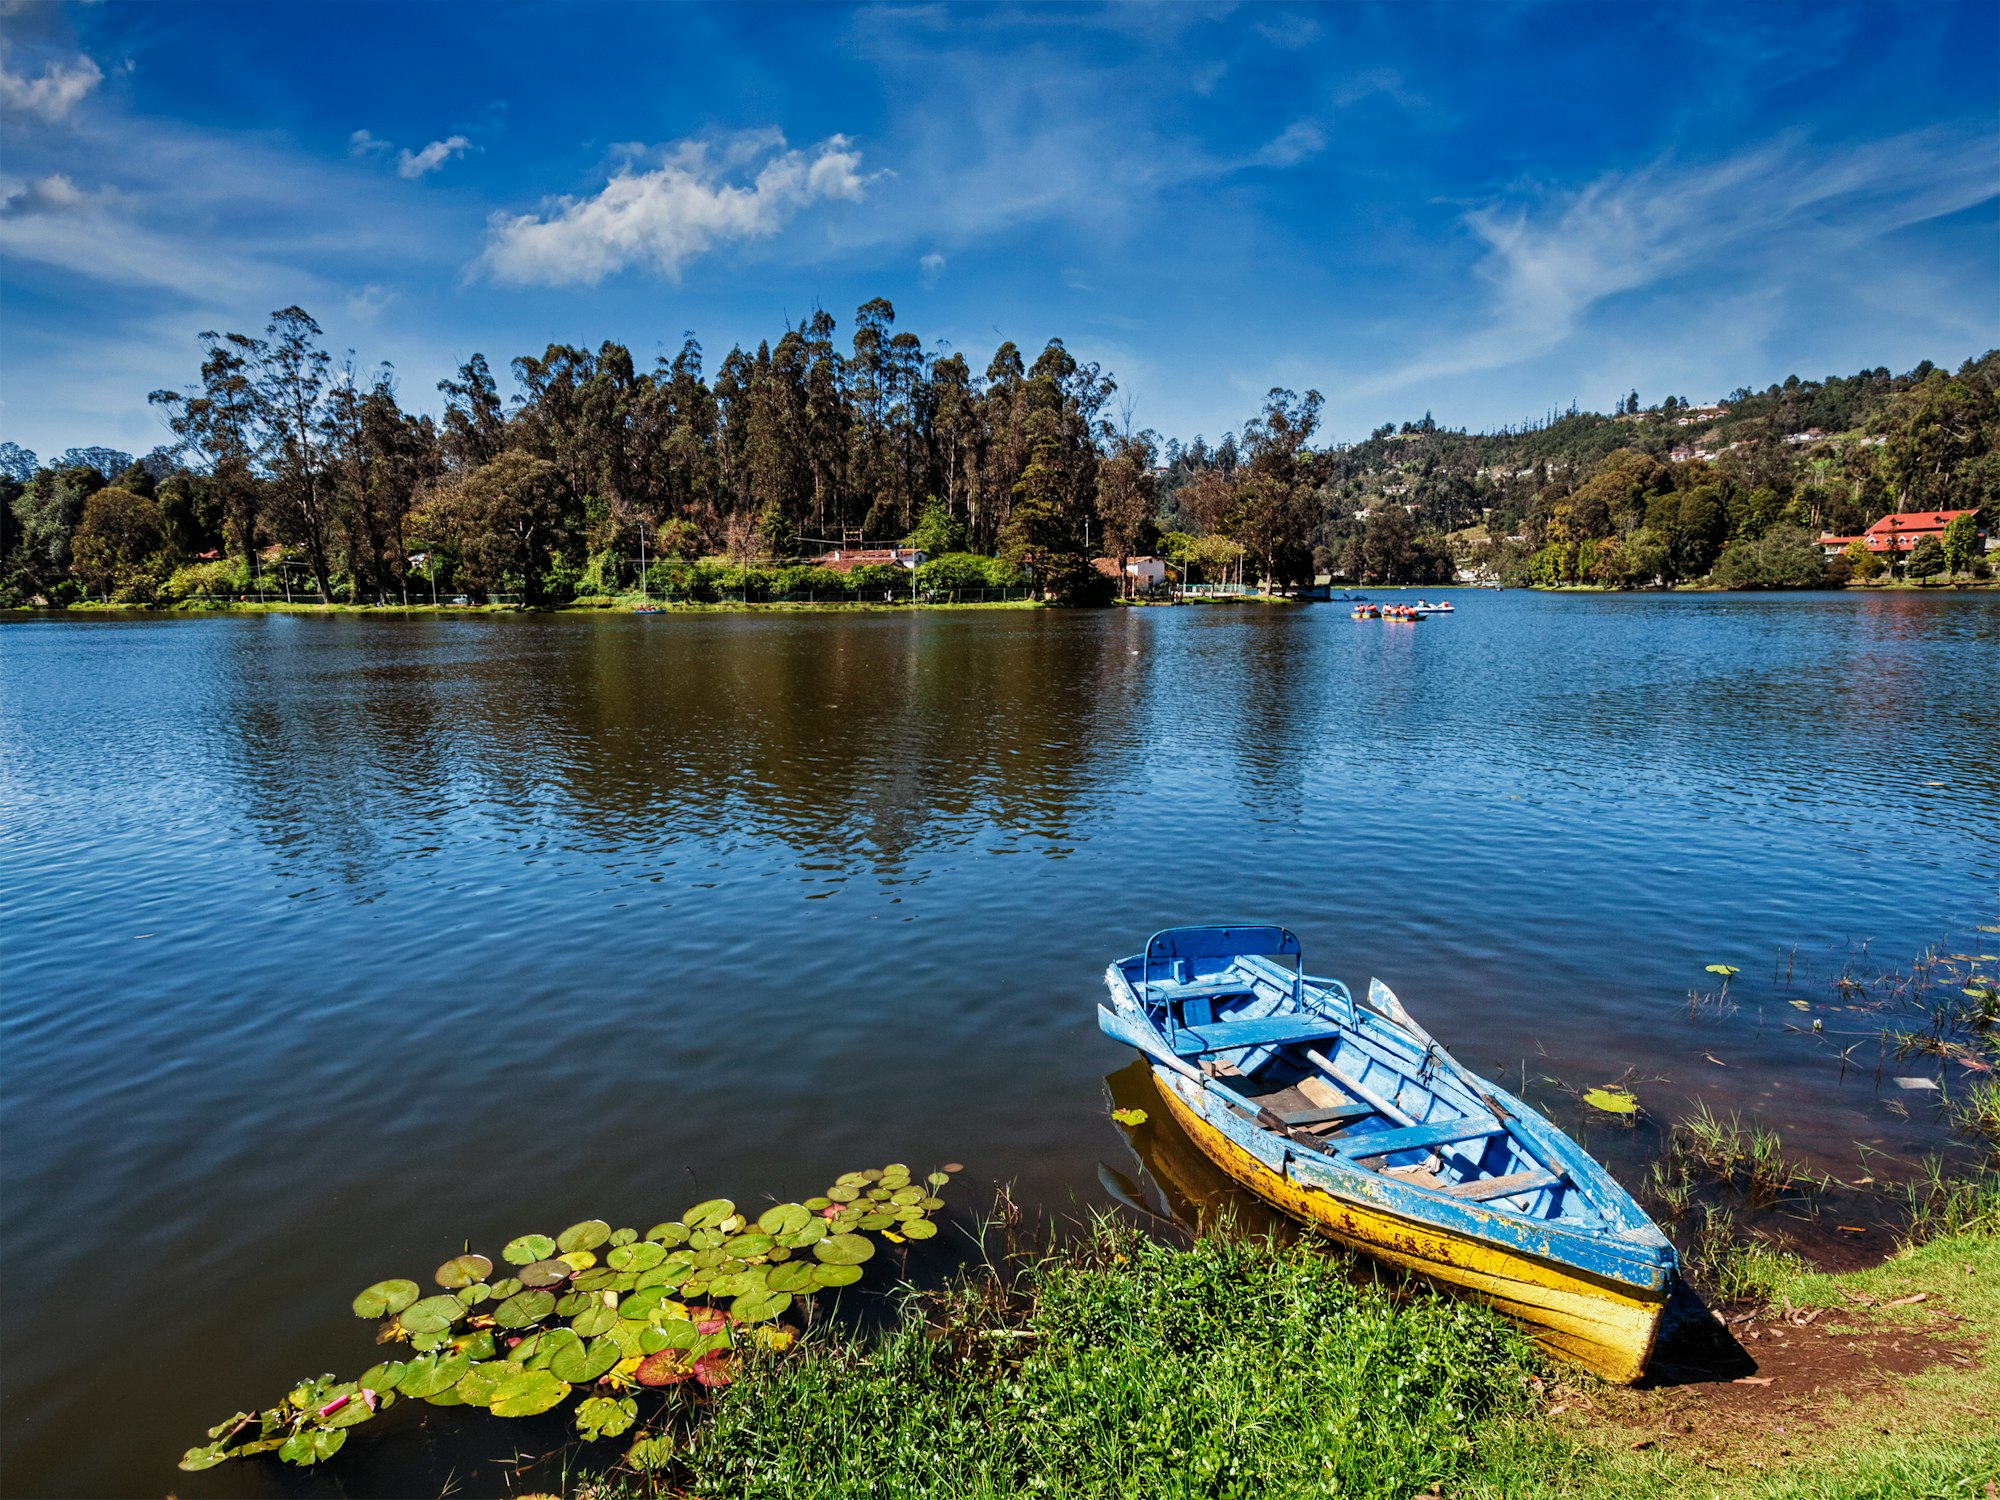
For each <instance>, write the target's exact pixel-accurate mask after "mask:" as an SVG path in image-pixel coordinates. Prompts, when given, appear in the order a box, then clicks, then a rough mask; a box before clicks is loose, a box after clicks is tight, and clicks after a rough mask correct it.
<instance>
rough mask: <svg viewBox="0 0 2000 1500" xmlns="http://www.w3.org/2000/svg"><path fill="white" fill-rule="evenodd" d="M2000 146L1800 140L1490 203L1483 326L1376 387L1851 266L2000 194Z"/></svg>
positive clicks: (1502, 362) (1519, 356)
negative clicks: (1692, 286)
mask: <svg viewBox="0 0 2000 1500" xmlns="http://www.w3.org/2000/svg"><path fill="white" fill-rule="evenodd" d="M1997 181H2000V145H1996V143H1995V142H1994V140H1993V139H1992V138H1991V137H1987V136H1967V137H1956V138H1954V137H1948V136H1944V135H1942V134H1939V133H1932V132H1926V133H1921V134H1912V135H1904V136H1897V137H1893V138H1891V139H1888V140H1883V141H1878V142H1873V143H1869V144H1865V145H1861V146H1855V147H1849V148H1846V149H1842V150H1823V149H1814V148H1812V147H1811V146H1809V145H1808V143H1807V142H1805V141H1804V140H1803V139H1800V138H1797V137H1790V138H1786V139H1782V140H1779V141H1777V142H1774V143H1771V144H1767V145H1763V146H1759V147H1756V148H1754V149H1751V150H1748V151H1744V152H1742V153H1740V154H1738V155H1736V156H1733V157H1729V158H1727V159H1725V160H1721V161H1717V162H1711V163H1707V164H1700V165H1681V164H1679V163H1676V162H1673V161H1671V160H1664V161H1659V162H1655V163H1653V164H1651V165H1649V166H1646V167H1642V168H1639V169H1637V170H1634V171H1629V172H1614V173H1608V174H1606V175H1604V176H1601V177H1599V178H1598V179H1597V180H1595V181H1593V182H1591V183H1590V184H1588V185H1587V186H1585V187H1583V188H1581V189H1577V190H1574V191H1569V192H1544V193H1540V194H1536V195H1534V196H1533V197H1532V198H1531V199H1530V200H1528V201H1521V200H1520V199H1514V200H1507V201H1499V202H1492V203H1486V204H1482V205H1480V206H1479V207H1476V208H1474V209H1471V210H1470V211H1468V212H1467V213H1466V214H1465V215H1464V226H1465V228H1466V229H1467V230H1469V231H1470V232H1471V234H1472V235H1473V236H1474V237H1475V239H1476V240H1477V241H1478V242H1479V243H1480V244H1481V245H1482V246H1483V247H1484V251H1483V254H1482V255H1481V258H1480V260H1479V262H1478V264H1477V266H1476V267H1475V270H1476V272H1477V275H1478V278H1479V280H1480V281H1481V282H1482V283H1484V284H1485V286H1486V287H1487V288H1488V289H1489V295H1488V296H1487V298H1486V299H1485V302H1486V305H1485V309H1484V316H1483V321H1482V322H1481V323H1480V324H1479V325H1478V326H1476V327H1473V328H1470V329H1460V330H1457V331H1455V332H1453V333H1451V334H1449V335H1448V336H1447V337H1445V338H1443V339H1441V340H1440V341H1439V342H1438V343H1436V344H1435V345H1434V346H1433V348H1432V349H1431V350H1430V351H1429V352H1427V353H1425V354H1423V355H1421V356H1420V357H1418V358H1417V359H1415V360H1412V361H1410V362H1408V363H1406V364H1404V365H1403V366H1402V367H1400V368H1398V369H1395V370H1393V371H1391V372H1389V373H1388V374H1386V375H1384V376H1382V377H1381V378H1380V379H1379V380H1378V381H1376V382H1373V383H1372V385H1373V386H1374V388H1377V389H1383V390H1393V389H1395V388H1397V387H1399V386H1403V385H1408V384H1410V383H1411V382H1413V381H1417V380H1421V379H1428V378H1437V377H1443V376H1451V375H1463V374H1467V373H1470V372H1474V371H1479V370H1491V369H1498V368H1503V367H1505V366H1508V365H1512V364H1517V363H1520V362H1522V361H1525V360H1528V359H1531V358H1533V357H1535V356H1537V355H1540V354H1543V353H1546V352H1547V351H1548V350H1550V349H1552V348H1555V347H1556V346H1557V345H1559V344H1561V343H1563V342H1564V341H1565V340H1567V339H1569V338H1570V337H1571V336H1572V335H1573V334H1575V333H1576V332H1577V330H1578V329H1579V327H1580V326H1581V325H1582V323H1583V322H1584V320H1585V319H1586V318H1587V317H1588V316H1589V315H1590V314H1591V313H1592V311H1593V310H1594V309H1596V308H1597V307H1599V306H1600V305H1601V304H1603V303H1604V302H1606V301H1607V300H1608V299H1610V298H1613V297H1617V296H1620V295H1622V294H1626V293H1633V292H1638V291H1640V290H1642V289H1645V288H1651V287H1657V286H1661V285H1663V284H1665V283H1668V282H1670V281H1673V280H1675V279H1676V278H1682V277H1686V276H1689V275H1693V274H1700V273H1703V272H1706V271H1709V270H1713V271H1714V273H1715V274H1716V275H1717V277H1718V278H1721V277H1727V278H1730V279H1731V280H1738V279H1741V278H1742V277H1744V276H1746V275H1755V274H1757V273H1759V272H1760V271H1762V270H1765V269H1767V268H1768V270H1769V272H1770V274H1771V276H1772V278H1773V285H1774V286H1781V285H1789V284H1791V283H1793V282H1794V281H1795V279H1796V271H1797V267H1798V266H1799V265H1801V264H1815V265H1827V264H1836V263H1838V258H1839V257H1840V256H1843V255H1852V254H1855V253H1858V252H1860V251H1861V249H1862V248H1863V247H1865V246H1867V245H1868V244H1869V243H1871V242H1873V241H1876V240H1879V239H1880V238H1881V237H1882V236H1884V235H1887V234H1890V233H1892V232H1894V231H1896V230H1898V229H1903V228H1906V227H1908V226H1910V225H1912V224H1918V223H1922V222H1923V221H1925V220H1928V219H1934V218H1938V217H1940V216H1942V215H1945V214H1950V213H1956V212H1958V211H1959V210H1961V209H1965V208H1969V207H1971V206H1973V205H1974V204H1977V203H1981V202H1984V201H1986V200H1987V199H1989V198H1991V197H1993V196H1994V195H1995V191H1996V186H1995V184H1996V182H1997Z"/></svg>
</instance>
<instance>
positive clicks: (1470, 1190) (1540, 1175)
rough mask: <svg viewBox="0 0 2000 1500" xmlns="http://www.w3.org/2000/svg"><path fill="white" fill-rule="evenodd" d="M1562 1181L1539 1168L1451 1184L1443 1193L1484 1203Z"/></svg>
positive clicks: (1537, 1190) (1531, 1191)
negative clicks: (1477, 1180)
mask: <svg viewBox="0 0 2000 1500" xmlns="http://www.w3.org/2000/svg"><path fill="white" fill-rule="evenodd" d="M1560 1181H1562V1179H1561V1178H1560V1177H1557V1176H1555V1175H1554V1174H1553V1173H1550V1172H1544V1171H1543V1170H1542V1169H1541V1168H1540V1167H1530V1168H1529V1169H1528V1170H1527V1171H1525V1172H1509V1173H1508V1174H1507V1175H1506V1176H1505V1177H1488V1178H1485V1179H1484V1180H1482V1181H1479V1182H1457V1183H1453V1184H1452V1185H1451V1186H1450V1187H1448V1188H1446V1189H1445V1191H1446V1192H1447V1193H1450V1194H1451V1196H1452V1197H1454V1198H1464V1199H1467V1200H1469V1201H1471V1202H1473V1203H1486V1202H1489V1201H1491V1200H1492V1199H1494V1198H1511V1197H1513V1196H1514V1195H1515V1194H1516V1193H1536V1192H1540V1191H1541V1190H1542V1189H1543V1188H1546V1187H1554V1186H1555V1185H1556V1184H1557V1183H1558V1182H1560Z"/></svg>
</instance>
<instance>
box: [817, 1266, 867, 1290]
mask: <svg viewBox="0 0 2000 1500" xmlns="http://www.w3.org/2000/svg"><path fill="white" fill-rule="evenodd" d="M860 1279H861V1267H859V1266H844V1265H835V1264H828V1265H821V1266H815V1267H814V1268H813V1280H814V1281H815V1282H816V1283H818V1284H819V1285H820V1286H823V1287H836V1286H852V1285H853V1284H854V1283H855V1282H857V1281H859V1280H860Z"/></svg>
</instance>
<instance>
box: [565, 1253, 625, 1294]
mask: <svg viewBox="0 0 2000 1500" xmlns="http://www.w3.org/2000/svg"><path fill="white" fill-rule="evenodd" d="M563 1264H565V1265H567V1264H568V1259H567V1258H566V1257H565V1259H564V1261H563ZM617 1281H618V1273H617V1272H616V1271H614V1270H612V1269H611V1267H609V1266H592V1267H591V1268H590V1269H589V1270H588V1271H584V1272H581V1273H579V1274H578V1275H576V1276H573V1277H571V1278H570V1285H571V1286H573V1287H575V1288H576V1289H577V1290H578V1291H580V1292H601V1291H603V1290H604V1289H605V1288H606V1287H608V1286H614V1285H616V1284H617Z"/></svg>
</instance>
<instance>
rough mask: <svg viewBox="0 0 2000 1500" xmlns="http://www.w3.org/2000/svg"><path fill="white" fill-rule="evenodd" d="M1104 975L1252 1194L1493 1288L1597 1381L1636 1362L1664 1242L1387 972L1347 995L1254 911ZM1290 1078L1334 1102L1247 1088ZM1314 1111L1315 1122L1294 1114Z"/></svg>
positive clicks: (1460, 1279) (1115, 1000)
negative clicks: (1427, 1026) (1422, 1016)
mask: <svg viewBox="0 0 2000 1500" xmlns="http://www.w3.org/2000/svg"><path fill="white" fill-rule="evenodd" d="M1287 959H1289V960H1291V963H1290V964H1286V963H1283V962H1279V961H1278V960H1287ZM1105 982H1106V985H1107V986H1108V988H1109V989H1110V992H1111V1004H1110V1006H1109V1007H1108V1008H1106V1007H1100V1008H1099V1010H1098V1020H1099V1024H1100V1026H1101V1027H1102V1028H1103V1030H1104V1031H1105V1032H1106V1033H1107V1034H1108V1035H1110V1036H1112V1037H1114V1038H1116V1039H1118V1040H1121V1041H1124V1042H1127V1043H1128V1044H1130V1045H1132V1046H1134V1047H1137V1048H1138V1049H1139V1050H1140V1051H1142V1052H1144V1053H1146V1054H1147V1056H1148V1058H1149V1059H1150V1061H1151V1062H1152V1065H1153V1070H1154V1074H1155V1076H1156V1078H1157V1080H1158V1082H1159V1085H1160V1089H1161V1092H1162V1094H1163V1095H1164V1097H1165V1099H1166V1101H1167V1103H1168V1105H1169V1108H1170V1109H1171V1111H1172V1113H1173V1114H1174V1117H1175V1118H1176V1120H1177V1121H1178V1122H1179V1124H1180V1125H1181V1127H1182V1128H1183V1129H1184V1130H1185V1131H1186V1132H1187V1134H1188V1135H1189V1137H1190V1138H1191V1139H1192V1140H1193V1141H1194V1142H1195V1144H1196V1145H1197V1146H1198V1147H1199V1148H1200V1149H1201V1150H1202V1152H1203V1153H1204V1154H1205V1155H1207V1156H1208V1157H1209V1158H1210V1159H1211V1160H1212V1161H1214V1162H1215V1164H1216V1165H1217V1166H1219V1167H1220V1168H1222V1170H1223V1171H1225V1172H1227V1173H1228V1174H1229V1175H1230V1176H1231V1177H1233V1178H1235V1179H1236V1180H1237V1181H1238V1182H1240V1183H1242V1184H1243V1185H1244V1186H1245V1187H1246V1188H1248V1189H1249V1190H1250V1191H1252V1192H1253V1193H1255V1194H1257V1196H1258V1197H1260V1198H1262V1199H1264V1200H1265V1201H1266V1202H1268V1203H1271V1204H1273V1205H1274V1206H1276V1207H1278V1208H1280V1209H1282V1210H1284V1211H1285V1212H1287V1213H1289V1214H1291V1215H1293V1216H1294V1217H1296V1218H1300V1219H1303V1220H1305V1221H1307V1222H1309V1223H1312V1224H1316V1225H1318V1226H1319V1227H1321V1228H1323V1229H1325V1230H1326V1231H1327V1232H1328V1233H1329V1234H1331V1235H1332V1236H1333V1237H1334V1238H1336V1239H1338V1240H1340V1241H1342V1242H1343V1243H1346V1244H1349V1245H1352V1246H1353V1247H1355V1248H1357V1249H1359V1250H1362V1251H1364V1252H1366V1253H1367V1254H1369V1255H1371V1256H1374V1257H1376V1258H1377V1259H1380V1260H1384V1261H1387V1262H1389V1263H1390V1264H1393V1265H1396V1266H1400V1267H1402V1268H1404V1269H1407V1270H1410V1271H1414V1272H1418V1273H1421V1274H1423V1275H1426V1276H1429V1277H1432V1278H1434V1279H1436V1280H1438V1281H1440V1282H1445V1283H1448V1284H1450V1285H1452V1286H1455V1287H1458V1288H1460V1289H1462V1290H1464V1291H1466V1292H1469V1293H1470V1294H1472V1295H1474V1296H1477V1297H1479V1298H1481V1299H1482V1300H1484V1301H1487V1302H1489V1303H1491V1304H1492V1305H1494V1306H1495V1307H1497V1308H1499V1309H1501V1310H1502V1311H1504V1312H1506V1313H1509V1314H1511V1315H1512V1316H1514V1317H1516V1318H1518V1319H1519V1320H1520V1321H1522V1322H1523V1323H1524V1324H1526V1325H1527V1326H1528V1329H1529V1331H1530V1332H1531V1333H1533V1334H1534V1335H1535V1336H1536V1337H1538V1338H1540V1339H1541V1340H1543V1341H1544V1342H1545V1343H1547V1344H1548V1345H1549V1346H1550V1347H1551V1348H1553V1349H1554V1350H1556V1351H1557V1352H1559V1353H1562V1354H1565V1355H1567V1356H1569V1357H1571V1358H1574V1359H1576V1360H1578V1361H1579V1362H1580V1363H1583V1364H1585V1365H1587V1366H1589V1367H1590V1368H1591V1369H1593V1370H1595V1371H1596V1372H1597V1373H1599V1374H1601V1375H1603V1376H1605V1377H1606V1378H1607V1379H1612V1380H1618V1381H1632V1380H1635V1379H1637V1378H1638V1377H1639V1375H1640V1374H1641V1372H1642V1371H1643V1370H1644V1368H1645V1364H1646V1360H1647V1359H1648V1357H1649V1356H1650V1354H1651V1351H1652V1346H1653V1340H1654V1337H1655V1335H1656V1333H1657V1330H1658V1327H1659V1322H1660V1317H1661V1313H1662V1311H1663V1310H1664V1307H1665V1304H1666V1300H1667V1297H1668V1295H1669V1293H1670V1291H1671V1289H1672V1285H1673V1281H1674V1277H1675V1272H1676V1259H1675V1254H1674V1250H1673V1246H1672V1245H1671V1244H1670V1243H1669V1242H1668V1240H1667V1239H1666V1237H1665V1236H1664V1235H1663V1234H1661V1233H1660V1231H1659V1229H1658V1227H1657V1226H1655V1225H1654V1224H1653V1222H1652V1221H1651V1220H1650V1219H1649V1218H1647V1216H1646V1214H1645V1212H1644V1211H1643V1210H1642V1209H1640V1207H1639V1206H1638V1204H1637V1203H1635V1202H1634V1201H1633V1200H1632V1198H1631V1195H1630V1194H1628V1193H1627V1192H1626V1191H1625V1190H1624V1189H1623V1188H1622V1187H1620V1186H1619V1185H1618V1184H1617V1182H1616V1181H1614V1180H1613V1179H1612V1178H1611V1176H1610V1174H1609V1173H1607V1172H1606V1171H1605V1170H1604V1168H1603V1167H1602V1166H1601V1165H1599V1164H1598V1163H1597V1162H1596V1161H1595V1160H1593V1159H1592V1158H1591V1157H1590V1156H1589V1155H1588V1154H1587V1153H1586V1152H1584V1151H1583V1150H1582V1148H1580V1147H1579V1146H1578V1145H1577V1144H1576V1143H1575V1142H1574V1141H1572V1140H1570V1138H1569V1137H1568V1136H1566V1135H1565V1134H1563V1132H1561V1131H1560V1130H1558V1129H1556V1127H1555V1126H1554V1125H1552V1124H1550V1123H1549V1122H1548V1121H1547V1120H1545V1119H1544V1118H1543V1117H1542V1116H1541V1115H1540V1114H1538V1113H1536V1112H1535V1111H1533V1110H1531V1109H1530V1108H1528V1106H1527V1105H1526V1104H1524V1103H1522V1102H1521V1101H1520V1100H1519V1099H1516V1098H1515V1097H1514V1096H1513V1095H1511V1094H1509V1093H1507V1092H1506V1091H1505V1090H1504V1089H1501V1088H1499V1087H1497V1086H1496V1085H1493V1084H1490V1083H1488V1082H1486V1081H1485V1080H1483V1079H1480V1078H1478V1077H1477V1076H1476V1075H1473V1074H1471V1073H1469V1072H1467V1071H1466V1070H1465V1069H1464V1068H1463V1067H1462V1066H1460V1064H1459V1063H1458V1062H1457V1061H1456V1060H1455V1059H1454V1058H1452V1056H1451V1055H1450V1053H1448V1052H1447V1051H1445V1049H1444V1048H1443V1047H1442V1046H1441V1045H1440V1044H1439V1043H1438V1041H1437V1039H1436V1038H1435V1037H1433V1036H1431V1035H1430V1033H1429V1032H1427V1031H1425V1030H1424V1029H1423V1027H1422V1026H1420V1025H1419V1024H1418V1023H1417V1022H1416V1020H1415V1019H1414V1018H1413V1017H1411V1016H1410V1014H1409V1012H1408V1011H1407V1010H1405V1009H1404V1007H1403V1006H1402V1004H1401V1003H1400V1002H1399V1001H1398V1000H1397V999H1396V997H1395V995H1394V994H1393V993H1391V992H1390V991H1389V989H1388V988H1387V986H1385V985H1383V984H1381V983H1380V982H1379V981H1374V982H1371V984H1370V988H1369V999H1368V1003H1367V1004H1357V1003H1356V1001H1355V999H1354V997H1353V996H1352V995H1351V994H1350V993H1349V991H1348V989H1347V987H1346V986H1345V985H1343V984H1341V983H1340V982H1339V981H1338V980H1333V979H1325V978H1317V977H1313V976H1309V975H1307V974H1306V973H1305V966H1304V956H1303V951H1302V948H1301V946H1300V943H1299V940H1298V938H1297V936H1296V935H1294V934H1293V933H1291V932H1290V931H1288V930H1287V929H1285V928H1283V927H1278V926H1274V925H1271V924H1265V923H1236V924H1223V925H1214V926H1202V927H1179V928H1168V929H1165V930H1163V931H1161V932H1158V933H1155V934H1154V935H1153V936H1152V938H1151V939H1149V940H1148V942H1147V944H1146V948H1145V951H1144V952H1143V953H1141V954H1138V955H1135V956H1133V957H1132V958H1127V959H1123V960H1120V961H1119V962H1117V963H1114V964H1112V965H1111V966H1110V968H1109V969H1108V970H1107V971H1106V974H1105ZM1292 1074H1298V1075H1300V1076H1307V1077H1316V1078H1318V1079H1320V1080H1322V1081H1324V1082H1325V1083H1327V1084H1329V1085H1330V1086H1331V1087H1332V1088H1334V1089H1336V1090H1337V1091H1338V1092H1339V1093H1340V1094H1341V1095H1342V1096H1344V1100H1345V1101H1346V1102H1344V1103H1342V1104H1340V1105H1337V1106H1334V1107H1331V1108H1326V1109H1319V1110H1311V1111H1305V1112H1295V1113H1294V1114H1293V1115H1292V1116H1291V1117H1290V1118H1289V1119H1288V1118H1287V1117H1285V1116H1283V1115H1281V1114H1278V1113H1274V1112H1273V1111H1272V1110H1271V1109H1269V1108H1267V1107H1266V1106H1265V1105H1263V1104H1262V1103H1260V1102H1259V1100H1258V1097H1257V1088H1258V1086H1259V1085H1260V1084H1261V1083H1263V1082H1265V1081H1266V1080H1268V1079H1270V1078H1273V1077H1283V1076H1288V1075H1292ZM1267 1092H1268V1090H1267ZM1308 1116H1309V1117H1311V1120H1312V1125H1313V1127H1316V1128H1315V1130H1314V1132H1313V1133H1307V1131H1306V1130H1303V1129H1301V1128H1299V1127H1298V1122H1299V1121H1300V1120H1303V1119H1306V1118H1307V1117H1308ZM1320 1130H1326V1131H1330V1132H1331V1133H1328V1134H1324V1135H1321V1134H1318V1133H1317V1132H1318V1131H1320Z"/></svg>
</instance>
